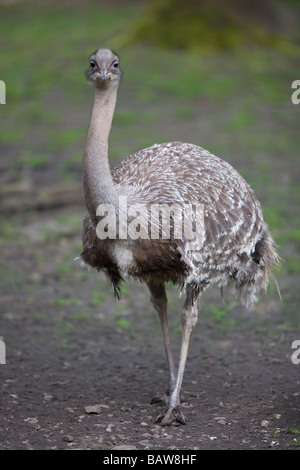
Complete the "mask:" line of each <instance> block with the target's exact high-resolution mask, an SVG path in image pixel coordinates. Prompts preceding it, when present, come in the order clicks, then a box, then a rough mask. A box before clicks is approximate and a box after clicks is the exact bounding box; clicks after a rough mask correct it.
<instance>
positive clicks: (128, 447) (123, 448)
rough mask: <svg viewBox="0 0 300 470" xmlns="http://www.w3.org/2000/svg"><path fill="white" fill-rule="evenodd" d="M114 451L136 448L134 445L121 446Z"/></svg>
mask: <svg viewBox="0 0 300 470" xmlns="http://www.w3.org/2000/svg"><path fill="white" fill-rule="evenodd" d="M113 450H136V447H135V446H134V445H133V444H121V445H119V446H115V447H113Z"/></svg>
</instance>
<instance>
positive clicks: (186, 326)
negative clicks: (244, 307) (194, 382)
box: [156, 292, 198, 426]
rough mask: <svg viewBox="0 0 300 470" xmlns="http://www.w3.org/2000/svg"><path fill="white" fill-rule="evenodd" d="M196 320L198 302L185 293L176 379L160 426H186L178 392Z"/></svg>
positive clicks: (159, 420) (160, 419)
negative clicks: (174, 424)
mask: <svg viewBox="0 0 300 470" xmlns="http://www.w3.org/2000/svg"><path fill="white" fill-rule="evenodd" d="M197 319H198V301H197V300H195V299H193V297H192V296H191V294H190V293H189V292H187V298H186V300H185V303H184V306H183V310H182V317H181V321H182V342H181V351H180V359H179V366H178V373H177V377H176V383H175V386H174V388H173V391H172V394H171V396H170V400H169V404H168V409H167V411H166V413H165V414H163V415H161V416H159V417H158V418H157V420H156V421H157V422H160V424H161V425H162V426H169V425H171V424H172V422H173V421H178V422H179V423H181V424H186V419H185V417H184V414H183V413H182V411H181V408H180V390H181V384H182V379H183V374H184V369H185V363H186V359H187V354H188V349H189V344H190V340H191V335H192V331H193V328H194V326H195V325H196V323H197Z"/></svg>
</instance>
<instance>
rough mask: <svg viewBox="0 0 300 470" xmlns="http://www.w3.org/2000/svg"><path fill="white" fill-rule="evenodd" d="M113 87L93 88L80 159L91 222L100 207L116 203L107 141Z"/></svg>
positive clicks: (112, 102) (113, 99)
mask: <svg viewBox="0 0 300 470" xmlns="http://www.w3.org/2000/svg"><path fill="white" fill-rule="evenodd" d="M117 89H118V87H117V86H116V85H113V86H111V87H98V88H97V87H95V95H94V105H93V110H92V115H91V122H90V127H89V131H88V136H87V141H86V145H85V152H84V157H83V188H84V197H85V202H86V206H87V209H88V212H89V214H90V217H91V219H92V220H93V221H94V222H96V220H97V218H96V210H97V207H98V206H99V204H112V205H114V206H116V205H117V203H118V194H117V191H116V189H115V187H114V183H113V179H112V176H111V172H110V167H109V160H108V139H109V134H110V129H111V124H112V120H113V116H114V111H115V106H116V99H117Z"/></svg>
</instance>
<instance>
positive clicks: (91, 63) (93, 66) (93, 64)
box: [90, 60, 97, 68]
mask: <svg viewBox="0 0 300 470" xmlns="http://www.w3.org/2000/svg"><path fill="white" fill-rule="evenodd" d="M90 66H91V67H92V68H95V67H97V64H96V62H95V61H94V60H91V61H90Z"/></svg>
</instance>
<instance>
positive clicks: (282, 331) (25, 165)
mask: <svg viewBox="0 0 300 470" xmlns="http://www.w3.org/2000/svg"><path fill="white" fill-rule="evenodd" d="M299 15H300V2H299V1H298V0H252V1H251V2H249V1H246V0H223V1H222V0H198V1H197V0H185V1H182V0H143V1H136V0H131V1H126V2H124V1H121V0H119V1H118V0H108V1H104V0H102V1H96V0H93V1H92V0H84V1H79V0H72V1H58V0H57V1H56V0H54V1H50V0H44V1H37V0H36V1H34V0H32V1H25V0H24V1H21V0H6V1H4V0H1V1H0V80H2V81H4V82H5V84H6V104H0V116H1V121H0V122H1V124H0V214H1V219H0V248H1V265H0V282H1V284H0V286H1V287H0V289H1V290H0V310H1V312H2V314H1V316H0V335H1V336H3V337H4V339H5V341H6V344H7V362H8V363H9V364H10V367H9V368H8V367H7V368H6V369H5V372H6V374H7V377H8V379H7V380H10V382H8V383H9V384H14V383H15V384H16V385H15V387H16V388H14V385H12V386H11V390H10V391H11V393H12V394H11V397H15V396H16V395H18V394H19V393H20V394H21V395H22V393H23V391H24V389H25V390H29V392H27V393H29V396H31V397H33V398H34V397H35V391H32V388H33V387H32V385H31V381H32V379H31V378H32V377H35V375H34V374H35V371H36V370H37V369H38V371H39V372H38V374H40V375H38V377H41V378H40V379H39V381H38V380H37V379H35V382H34V384H35V390H36V397H37V398H36V400H37V404H38V405H37V406H39V405H40V403H41V401H40V398H39V397H40V395H39V393H42V392H44V391H45V389H46V387H48V385H47V380H48V378H47V377H48V376H51V374H53V373H54V372H53V371H54V370H55V373H57V374H59V373H60V371H61V368H62V367H63V370H62V376H61V377H60V378H58V379H57V378H56V379H55V380H58V383H63V380H65V373H66V370H67V371H68V370H69V371H71V373H72V370H73V369H72V367H75V366H76V364H77V362H76V361H77V360H78V357H79V356H80V357H81V359H82V360H86V361H88V362H87V363H86V364H87V367H85V368H84V370H83V368H82V364H83V363H82V362H81V363H78V364H79V365H78V372H77V373H74V376H73V377H72V381H73V382H72V384H73V385H72V387H73V386H74V393H76V396H77V395H78V393H77V389H76V386H75V385H76V384H75V385H74V383H75V382H76V380H78V383H77V385H78V384H79V385H78V387H79V388H80V387H81V376H82V374H83V373H86V374H88V373H90V374H91V377H90V379H89V382H88V383H92V382H91V380H93V378H95V377H94V375H93V370H92V369H91V368H90V364H91V361H92V359H93V358H95V361H96V362H95V368H97V367H101V364H102V363H101V361H100V362H99V359H98V355H100V356H101V358H102V359H103V358H104V359H105V360H106V361H108V360H109V358H110V357H111V358H112V364H111V367H110V368H104V369H102V370H101V374H102V375H101V377H102V382H101V383H102V384H103V381H104V379H105V377H108V378H109V384H110V385H109V386H111V384H112V383H116V384H117V387H116V390H120V389H119V386H118V384H119V382H118V381H119V380H122V375H121V372H120V370H121V369H120V367H121V366H118V364H119V362H120V360H121V358H120V356H117V357H116V358H114V357H113V354H114V353H115V352H116V351H117V350H118V348H120V347H121V346H120V344H122V345H123V346H124V344H125V346H126V345H127V346H126V347H127V349H126V352H125V353H124V355H123V356H124V360H125V362H126V361H127V362H126V364H127V363H131V366H132V367H140V368H141V369H142V366H140V365H139V361H140V362H141V364H144V365H145V361H146V357H145V356H143V354H142V355H141V352H142V353H143V352H144V351H149V350H150V349H151V348H152V356H151V355H150V356H149V357H148V355H147V358H148V359H149V360H150V363H149V364H148V366H149V369H150V370H151V371H152V363H151V361H152V360H154V361H157V362H159V364H163V365H162V366H161V367H162V368H164V367H165V362H164V353H163V346H162V341H161V333H160V327H159V323H158V320H157V318H156V314H155V313H154V312H153V308H152V307H151V305H150V303H149V300H148V298H149V294H148V292H147V290H146V288H144V287H142V288H140V286H137V285H132V284H130V283H128V284H126V285H125V286H124V288H123V298H122V300H121V302H120V303H118V304H116V303H115V301H114V300H113V296H112V291H111V289H110V288H108V287H107V284H106V282H105V281H102V280H101V281H100V280H99V276H98V275H97V273H95V272H88V271H87V270H85V269H84V270H83V269H81V268H80V266H79V263H78V261H77V262H74V261H73V260H74V258H76V257H77V256H78V255H79V253H80V252H81V224H82V218H83V216H84V214H85V207H84V201H83V193H82V184H81V160H82V155H83V149H84V144H85V139H86V135H87V131H88V126H89V119H90V113H91V106H92V101H93V90H92V88H91V86H90V85H89V84H88V83H87V82H86V79H85V74H84V72H85V70H86V69H87V67H88V64H89V56H90V54H91V53H93V52H94V51H95V50H96V49H98V48H99V47H110V48H112V49H114V50H115V51H116V52H117V53H118V55H119V56H120V65H121V68H122V70H123V72H124V76H123V80H122V83H121V86H120V89H119V99H118V103H117V109H116V114H115V119H114V122H113V127H112V133H111V137H110V161H111V166H112V167H113V166H114V165H115V164H117V163H118V162H119V161H120V160H122V159H123V158H124V157H125V156H127V155H129V154H131V153H134V152H136V151H138V150H140V149H142V148H144V147H147V146H150V145H152V144H154V143H160V142H164V141H173V140H181V141H186V142H191V143H194V144H197V145H200V146H202V147H204V148H206V149H208V150H209V151H211V152H212V153H215V154H216V155H217V156H219V157H221V158H223V159H225V160H227V161H228V162H229V163H230V164H232V165H233V166H234V167H235V168H236V169H237V170H238V171H239V172H240V173H241V174H242V175H243V176H244V177H245V179H246V180H247V181H248V183H249V184H250V185H251V187H252V188H253V189H254V190H255V193H256V195H257V198H258V199H259V200H260V201H261V203H262V207H263V212H264V215H265V219H266V221H267V223H268V224H269V226H270V228H271V231H272V233H273V235H274V238H275V240H276V243H277V245H278V250H279V253H280V255H281V257H282V258H283V260H284V262H283V266H282V269H281V271H280V272H279V273H278V274H277V281H278V283H279V286H280V289H281V294H282V302H280V301H279V298H278V295H277V290H276V286H275V284H274V283H271V285H270V289H269V292H268V295H267V296H264V297H262V299H261V300H260V302H259V303H258V304H257V305H256V306H255V307H253V308H252V310H251V311H250V315H249V313H246V312H245V311H244V310H241V309H240V308H238V307H234V305H235V304H234V303H232V301H231V300H230V297H228V296H227V295H226V298H225V303H222V301H221V300H220V295H219V292H215V291H213V290H212V291H209V292H208V293H207V294H205V296H206V301H205V302H204V307H203V309H202V311H201V321H199V323H201V328H200V327H199V329H197V331H196V332H195V335H194V336H196V338H198V339H199V336H200V337H201V338H200V340H199V342H197V341H194V342H193V343H192V346H191V348H192V350H191V359H190V361H191V362H190V363H189V364H193V363H194V364H197V366H198V364H199V361H200V362H201V361H202V359H199V348H200V347H201V348H206V349H205V354H207V356H209V357H210V359H209V360H207V362H206V363H202V366H204V370H208V371H209V373H211V372H210V369H209V367H210V364H213V365H214V367H215V368H214V373H215V371H216V364H219V357H217V359H216V360H215V362H209V361H211V358H212V357H213V355H214V354H216V352H215V351H216V349H215V348H214V345H213V344H212V343H211V338H214V340H215V341H216V339H217V338H218V336H217V335H218V334H219V335H220V336H219V339H220V343H218V344H219V349H218V354H223V355H226V354H228V357H227V358H225V359H224V361H225V362H226V361H227V362H226V364H227V366H228V367H230V366H234V365H236V367H239V362H238V361H237V356H235V359H234V360H232V357H233V356H232V350H231V349H230V348H231V346H228V344H230V343H229V342H228V343H226V344H227V346H226V344H225V342H224V341H223V336H224V332H225V333H226V332H227V333H228V334H229V333H230V334H235V335H236V338H240V339H241V344H242V346H241V347H242V348H244V347H246V344H252V345H253V351H254V353H253V351H252V352H250V353H249V354H248V355H247V360H249V358H251V357H253V358H254V363H253V371H256V370H257V371H259V370H260V369H259V367H257V361H256V357H257V356H256V352H257V351H258V350H260V348H261V347H264V348H265V351H266V355H267V356H268V355H269V356H270V355H271V356H272V355H273V356H275V355H276V354H277V356H278V357H277V358H276V361H275V362H276V364H278V363H280V364H281V363H282V364H283V368H285V364H286V362H285V361H287V360H288V361H289V363H290V360H289V355H290V354H291V342H292V340H293V339H299V335H300V330H299V327H300V322H299V283H300V256H299V255H300V223H299V222H300V214H299V207H300V185H299V181H300V171H299V169H300V166H299V149H300V132H299V121H300V104H293V103H292V100H291V97H292V93H293V92H294V91H295V90H294V89H292V88H291V87H292V83H293V82H294V81H295V80H300V68H299V65H300V24H299V18H300V16H299ZM298 98H300V94H299V95H298ZM228 299H229V300H228ZM169 306H170V327H171V331H172V334H173V335H175V336H176V335H177V336H176V337H177V339H178V344H179V335H180V316H179V312H180V305H179V303H178V293H177V292H176V290H174V291H173V290H171V288H170V300H169ZM141 311H142V312H143V315H141ZM83 327H84V333H82V328H83ZM105 328H107V329H105ZM100 329H101V334H100V333H99V330H100ZM103 331H106V335H105V334H103ZM207 332H208V334H207ZM197 335H198V336H197ZM257 338H259V340H258V339H257ZM106 340H107V343H105V341H106ZM252 340H253V343H251V341H252ZM222 341H223V342H222ZM157 344H158V345H159V346H158V347H156V345H157ZM214 344H216V343H214ZM235 344H236V343H235ZM200 345H201V346H200ZM261 345H264V346H261ZM279 345H281V348H282V350H279V349H278V350H277V348H279ZM123 346H122V347H123ZM125 346H124V347H125ZM236 347H237V346H235V348H236ZM251 347H252V346H251ZM110 348H111V349H110ZM193 348H194V349H193ZM197 348H198V349H197ZM222 348H223V349H222ZM226 348H227V349H226ZM243 350H244V349H243ZM64 351H67V353H68V354H67V356H65V353H64ZM72 351H73V353H74V355H75V357H73V359H70V354H71V352H72ZM99 351H100V352H99ZM107 351H110V356H109V354H108V352H107ZM122 351H123V349H122ZM124 351H125V349H124ZM193 351H194V352H193ZM282 351H283V352H282ZM137 352H138V354H137ZM202 352H203V351H202ZM156 353H157V358H156V356H155V354H156ZM252 353H253V354H254V355H253V354H252ZM128 355H129V356H128ZM128 357H130V358H131V359H128ZM201 357H202V356H201ZM224 357H225V356H224ZM24 358H26V361H24ZM50 358H51V360H50ZM126 358H127V359H126ZM151 358H152V359H151ZM153 358H154V359H153ZM286 358H287V359H286ZM22 361H23V362H22ZM130 361H131V362H130ZM160 361H161V362H160ZM193 361H194V362H193ZM275 362H274V363H273V362H272V361H271V359H270V363H269V364H270V368H269V369H268V370H269V371H270V376H271V379H270V380H271V381H272V380H273V377H276V371H275V372H274V370H273V369H272V367H277V366H276V364H275ZM70 363H72V367H71V366H70ZM45 364H48V365H47V366H46V365H45ZM62 364H63V366H62ZM65 364H67V365H66V366H65ZM68 364H69V365H68ZM80 364H81V368H80ZM248 364H249V362H248V363H247V367H248ZM274 364H275V366H274ZM20 367H21V368H22V370H23V373H22V376H20V374H18V372H19V368H20ZM114 367H115V368H114ZM116 367H119V369H116ZM188 367H189V366H188ZM205 367H206V369H205ZM291 367H292V368H293V367H294V368H295V367H296V366H293V365H291ZM14 368H15V371H16V372H15V373H13V370H14ZM243 369H244V363H243V362H241V365H240V371H241V372H240V373H241V374H243ZM123 370H124V382H123V383H126V377H128V376H127V375H126V374H127V373H126V367H125V365H124V369H123ZM131 370H133V369H131ZM146 370H147V369H145V371H146ZM197 370H198V369H197V367H195V368H194V371H195V373H196V371H197ZM229 370H230V369H229ZM262 370H263V369H262ZM284 370H285V369H284ZM286 370H287V369H286ZM3 371H4V369H3ZM43 371H45V374H44V375H43ZM47 371H49V372H47ZM88 371H90V372H88ZM264 371H265V369H264ZM294 371H295V369H293V372H294ZM221 372H222V373H223V371H221ZM132 373H133V372H132ZM255 373H256V372H254V374H255ZM47 374H48V375H47ZM49 374H50V375H49ZM144 374H146V372H145V373H144ZM151 374H152V372H151ZM155 374H156V375H155ZM188 374H191V370H190V369H188V373H187V376H188ZM262 374H263V376H264V377H265V372H262ZM283 374H284V372H283ZM286 374H287V375H286V377H285V376H284V377H285V378H284V379H282V381H283V382H284V386H285V384H286V381H287V380H288V377H292V375H291V373H290V372H289V371H288V370H287V372H286ZM99 376H100V374H99ZM15 377H20V379H19V380H20V381H23V382H22V383H21V388H22V390H21V392H19V391H18V389H17V382H14V380H15ZM26 377H27V378H26ZM97 377H98V376H97ZM152 377H154V378H155V377H158V375H157V373H156V372H155V373H154V371H153V376H152ZM220 377H223V376H222V374H221V375H220ZM282 377H283V375H282ZM77 378H78V379H77ZM160 379H161V376H159V381H160ZM135 380H138V379H135ZM151 380H152V379H151ZM197 380H198V378H197V376H195V377H194V382H193V383H196V381H197ZM221 380H224V379H221ZM290 380H291V383H292V384H294V383H295V381H294V380H293V379H292V378H291V379H290ZM26 381H27V382H26ZM59 381H60V382H59ZM74 381H75V382H74ZM114 381H115V382H114ZM221 383H223V382H221ZM254 383H255V382H254ZM45 384H46V385H45ZM4 385H5V383H4ZM162 386H163V385H162ZM276 386H277V385H276ZM292 386H293V385H292ZM26 387H27V388H26ZM39 387H40V388H39ZM43 387H44V388H43ZM295 387H296V385H295ZM141 388H142V386H141ZM267 388H268V387H266V386H265V385H263V389H267ZM215 389H216V390H218V386H216V387H215ZM30 390H31V391H30ZM90 390H91V393H92V392H93V390H94V389H93V388H92V387H91V388H90ZM46 391H48V389H46ZM248 391H249V390H248ZM248 391H247V393H248ZM51 393H52V392H51ZM56 393H57V394H58V392H56ZM86 393H87V390H84V396H85V394H86ZM95 393H96V392H95ZM116 393H118V392H116ZM131 393H132V390H131ZM291 393H294V391H292V392H291ZM30 394H31V395H30ZM246 395H247V394H246ZM295 395H296V394H295ZM50 396H51V395H50ZM57 396H58V395H57ZM64 397H65V391H64V394H63V395H62V401H64V400H65V398H64ZM33 398H32V400H33ZM91 399H92V403H93V402H95V397H94V396H93V397H92V398H91ZM9 400H11V406H12V414H14V413H17V409H16V406H15V405H14V403H13V400H16V399H15V398H8V401H7V402H6V406H8V403H10V401H9ZM49 400H50V401H49V402H48V403H49V406H50V405H51V403H52V402H51V398H49ZM27 403H31V402H28V400H27ZM247 403H248V402H247ZM42 404H43V403H42ZM43 406H44V405H43ZM80 406H81V404H80ZM109 406H111V405H109ZM107 408H109V407H108V406H107ZM32 409H33V410H34V411H31V413H34V414H31V415H30V414H29V416H40V414H39V413H40V412H41V410H38V408H36V409H35V408H32ZM18 410H20V411H19V412H20V413H21V414H22V412H23V413H26V411H24V410H26V408H24V407H23V406H22V407H21V408H18ZM22 410H23V411H22ZM103 412H104V411H103ZM222 412H223V411H222ZM28 413H29V412H28ZM222 416H223V415H222ZM21 418H22V419H21V422H24V418H26V414H25V415H24V416H21ZM53 419H56V418H55V414H54V415H53ZM109 419H110V420H111V419H112V418H109ZM63 420H65V416H64V418H63ZM109 422H111V421H109ZM18 423H19V420H16V421H13V424H12V430H13V431H12V434H11V435H12V440H14V439H15V436H16V435H17V434H16V432H15V431H14V427H13V426H18ZM142 424H143V423H142ZM6 432H7V434H6V436H8V435H9V434H8V431H6ZM17 432H18V431H17ZM297 432H298V434H299V433H300V430H299V426H298V428H297ZM238 434H239V433H238ZM6 438H7V439H8V437H6ZM288 438H289V437H288ZM28 439H29V442H31V439H33V435H30V437H28ZM196 440H197V439H196ZM198 441H199V439H198ZM22 445H23V444H20V446H21V447H22ZM40 445H47V444H37V447H38V446H40ZM66 445H67V444H66ZM187 445H189V444H187ZM299 445H300V444H299Z"/></svg>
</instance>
